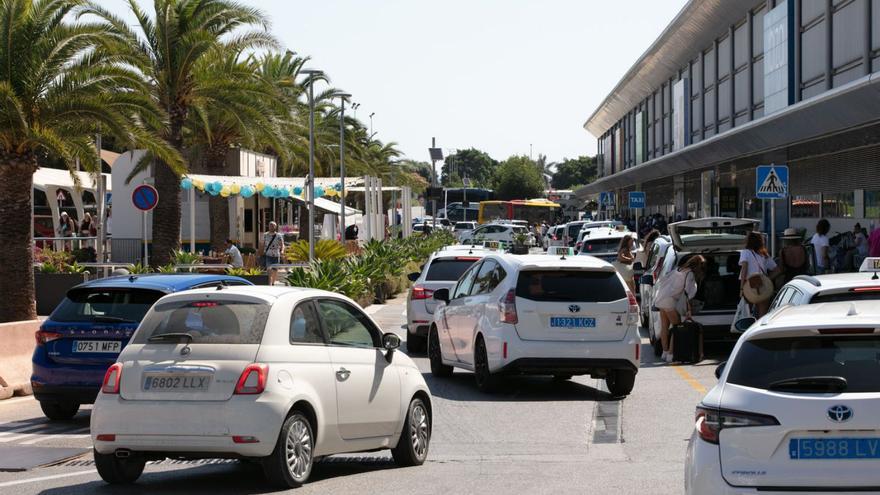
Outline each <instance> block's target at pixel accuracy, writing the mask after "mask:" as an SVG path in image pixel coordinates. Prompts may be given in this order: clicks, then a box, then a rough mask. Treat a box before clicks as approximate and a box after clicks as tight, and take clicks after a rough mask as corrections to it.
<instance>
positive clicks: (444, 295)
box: [434, 289, 449, 303]
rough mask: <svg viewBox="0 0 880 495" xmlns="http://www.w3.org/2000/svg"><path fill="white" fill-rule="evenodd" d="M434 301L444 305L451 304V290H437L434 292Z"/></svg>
mask: <svg viewBox="0 0 880 495" xmlns="http://www.w3.org/2000/svg"><path fill="white" fill-rule="evenodd" d="M434 300H435V301H441V302H444V303H448V302H449V289H437V290H435V291H434Z"/></svg>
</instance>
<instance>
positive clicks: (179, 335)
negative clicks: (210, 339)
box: [147, 332, 193, 344]
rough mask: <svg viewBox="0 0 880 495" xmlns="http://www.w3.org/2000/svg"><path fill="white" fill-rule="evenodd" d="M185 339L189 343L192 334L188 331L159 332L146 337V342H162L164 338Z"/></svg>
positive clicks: (191, 339)
mask: <svg viewBox="0 0 880 495" xmlns="http://www.w3.org/2000/svg"><path fill="white" fill-rule="evenodd" d="M180 339H186V343H187V344H190V343H192V341H193V336H192V335H190V334H188V333H183V332H180V333H160V334H159V335H153V336H152V337H150V338H148V339H147V342H164V341H166V340H175V341H177V340H180Z"/></svg>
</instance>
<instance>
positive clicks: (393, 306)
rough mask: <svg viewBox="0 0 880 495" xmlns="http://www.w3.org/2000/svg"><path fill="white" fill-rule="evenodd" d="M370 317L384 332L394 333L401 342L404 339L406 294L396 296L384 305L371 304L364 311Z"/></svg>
mask: <svg viewBox="0 0 880 495" xmlns="http://www.w3.org/2000/svg"><path fill="white" fill-rule="evenodd" d="M364 311H366V312H367V314H368V315H370V316H371V317H372V318H373V319H374V320H376V323H378V324H379V326H381V327H382V331H384V332H394V333H396V334H397V335H399V336H400V339H401V340H405V339H406V328H405V325H406V293H405V292H401V293H400V294H397V295H396V296H395V297H394V299H388V300H387V301H386V302H385V304H373V305H370V306H367V308H366V309H365V310H364Z"/></svg>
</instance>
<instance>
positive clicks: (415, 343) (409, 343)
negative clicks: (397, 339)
mask: <svg viewBox="0 0 880 495" xmlns="http://www.w3.org/2000/svg"><path fill="white" fill-rule="evenodd" d="M426 340H427V339H426V338H425V337H422V336H421V335H418V334H414V333H412V332H410V331H409V330H408V329H407V331H406V350H407V351H409V352H410V353H411V354H412V353H416V354H421V353H423V352H425V344H426V342H425V341H426Z"/></svg>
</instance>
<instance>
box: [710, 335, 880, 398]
mask: <svg viewBox="0 0 880 495" xmlns="http://www.w3.org/2000/svg"><path fill="white" fill-rule="evenodd" d="M729 368H730V371H729V373H728V376H727V381H728V383H733V384H736V385H742V386H745V387H751V388H759V389H763V390H768V389H770V388H771V386H772V388H774V389H775V390H780V391H783V390H784V389H783V388H780V384H789V383H791V384H797V383H798V382H799V381H801V382H803V381H804V380H805V379H810V378H813V379H816V378H829V379H830V378H838V377H839V378H842V379H843V380H845V382H846V385H845V389H843V390H841V391H845V392H847V393H868V392H880V380H877V376H878V375H880V335H870V336H804V337H787V338H773V339H756V340H749V341H746V342H743V344H742V347H740V349H739V352H738V353H737V354H736V357H735V359H734V361H733V362H732V363H731V364H730V365H729ZM801 386H802V387H803V385H801ZM802 390H803V391H805V392H809V389H808V388H806V389H802ZM825 390H826V389H823V388H822V387H820V388H819V389H818V390H816V391H815V392H821V391H825Z"/></svg>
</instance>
